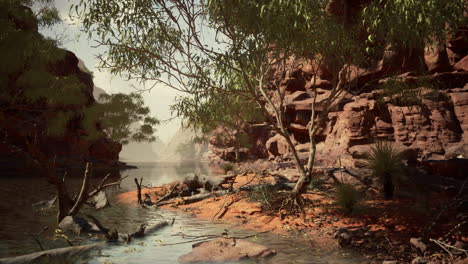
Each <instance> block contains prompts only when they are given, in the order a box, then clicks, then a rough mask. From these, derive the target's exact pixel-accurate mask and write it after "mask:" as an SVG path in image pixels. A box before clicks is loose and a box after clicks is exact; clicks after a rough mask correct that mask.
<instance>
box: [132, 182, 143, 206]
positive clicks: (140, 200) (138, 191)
mask: <svg viewBox="0 0 468 264" xmlns="http://www.w3.org/2000/svg"><path fill="white" fill-rule="evenodd" d="M134 180H135V184H136V186H137V198H138V204H143V200H142V199H141V183H142V182H143V178H140V182H139V183H138V179H137V178H134Z"/></svg>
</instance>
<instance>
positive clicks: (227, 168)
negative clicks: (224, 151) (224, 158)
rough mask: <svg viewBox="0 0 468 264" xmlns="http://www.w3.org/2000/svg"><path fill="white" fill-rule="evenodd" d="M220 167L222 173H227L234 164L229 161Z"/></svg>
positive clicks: (231, 169)
mask: <svg viewBox="0 0 468 264" xmlns="http://www.w3.org/2000/svg"><path fill="white" fill-rule="evenodd" d="M221 168H222V169H223V170H224V173H228V172H229V171H233V170H234V165H233V164H231V163H225V164H223V165H222V166H221Z"/></svg>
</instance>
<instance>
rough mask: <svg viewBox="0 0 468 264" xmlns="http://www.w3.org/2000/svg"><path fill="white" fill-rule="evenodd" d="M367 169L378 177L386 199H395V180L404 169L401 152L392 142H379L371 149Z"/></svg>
mask: <svg viewBox="0 0 468 264" xmlns="http://www.w3.org/2000/svg"><path fill="white" fill-rule="evenodd" d="M366 156H367V157H366V159H367V164H366V165H367V168H369V169H370V170H372V175H373V176H374V177H377V178H378V179H379V180H380V182H381V184H382V187H383V191H384V195H385V198H386V199H391V198H392V197H393V189H394V187H393V178H394V177H395V176H396V175H397V174H399V173H400V172H401V170H402V168H403V164H402V162H401V159H402V155H401V152H399V151H398V150H396V149H395V148H394V147H393V145H392V144H391V143H390V142H383V141H379V142H377V143H376V144H375V145H374V146H372V147H371V148H370V152H369V153H368V154H367V155H366Z"/></svg>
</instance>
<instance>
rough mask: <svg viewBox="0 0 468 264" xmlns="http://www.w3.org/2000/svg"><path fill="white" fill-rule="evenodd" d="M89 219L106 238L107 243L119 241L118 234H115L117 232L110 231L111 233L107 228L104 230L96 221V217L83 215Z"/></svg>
mask: <svg viewBox="0 0 468 264" xmlns="http://www.w3.org/2000/svg"><path fill="white" fill-rule="evenodd" d="M85 215H86V216H87V217H88V218H89V219H91V221H93V223H94V224H95V225H96V226H97V227H98V228H99V231H101V233H103V234H104V236H105V237H106V239H107V241H116V240H117V239H119V233H118V232H117V230H115V229H114V230H112V231H109V228H106V227H104V226H103V225H102V224H101V222H99V220H97V218H96V217H94V216H93V215H90V214H85Z"/></svg>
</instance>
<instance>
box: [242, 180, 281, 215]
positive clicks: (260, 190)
mask: <svg viewBox="0 0 468 264" xmlns="http://www.w3.org/2000/svg"><path fill="white" fill-rule="evenodd" d="M249 200H250V201H251V202H258V203H260V204H261V205H262V208H264V209H265V210H272V209H274V208H275V205H276V204H277V203H276V202H277V201H278V190H277V188H276V187H275V186H273V185H262V186H259V187H257V188H255V189H254V190H253V191H251V192H250V193H249Z"/></svg>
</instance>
